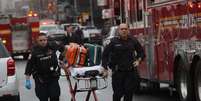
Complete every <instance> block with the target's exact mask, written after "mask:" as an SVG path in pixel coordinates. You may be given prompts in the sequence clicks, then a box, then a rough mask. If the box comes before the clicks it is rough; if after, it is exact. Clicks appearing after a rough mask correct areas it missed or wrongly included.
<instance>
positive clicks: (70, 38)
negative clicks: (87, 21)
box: [63, 25, 83, 45]
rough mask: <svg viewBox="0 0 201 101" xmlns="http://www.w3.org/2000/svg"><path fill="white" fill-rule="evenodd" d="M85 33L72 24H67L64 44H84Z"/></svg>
mask: <svg viewBox="0 0 201 101" xmlns="http://www.w3.org/2000/svg"><path fill="white" fill-rule="evenodd" d="M80 34H83V33H80V30H74V28H73V26H72V25H68V26H66V34H65V38H64V39H63V44H64V45H69V43H77V44H83V37H82V35H80Z"/></svg>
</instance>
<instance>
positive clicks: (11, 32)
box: [0, 15, 39, 59]
mask: <svg viewBox="0 0 201 101" xmlns="http://www.w3.org/2000/svg"><path fill="white" fill-rule="evenodd" d="M38 33H39V18H38V16H37V15H34V16H30V15H29V16H25V17H5V16H4V17H2V18H0V38H1V39H2V41H3V43H4V44H5V46H6V48H7V49H8V51H9V52H10V54H11V55H12V56H18V55H22V56H23V58H24V59H27V58H28V56H29V53H30V51H31V47H32V44H33V41H34V39H35V38H36V36H37V34H38Z"/></svg>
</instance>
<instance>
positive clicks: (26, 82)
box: [25, 79, 31, 90]
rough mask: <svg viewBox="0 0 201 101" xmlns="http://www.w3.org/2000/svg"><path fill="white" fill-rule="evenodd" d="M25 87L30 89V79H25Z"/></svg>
mask: <svg viewBox="0 0 201 101" xmlns="http://www.w3.org/2000/svg"><path fill="white" fill-rule="evenodd" d="M25 87H26V88H27V89H28V90H30V89H31V80H29V79H28V80H26V81H25Z"/></svg>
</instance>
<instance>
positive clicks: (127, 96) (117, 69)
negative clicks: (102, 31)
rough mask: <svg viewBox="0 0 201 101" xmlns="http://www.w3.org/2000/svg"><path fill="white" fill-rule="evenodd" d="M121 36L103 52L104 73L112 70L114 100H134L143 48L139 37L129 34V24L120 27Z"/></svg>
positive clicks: (113, 40) (106, 73)
mask: <svg viewBox="0 0 201 101" xmlns="http://www.w3.org/2000/svg"><path fill="white" fill-rule="evenodd" d="M118 34H119V37H117V38H113V39H112V40H111V42H110V43H109V44H108V45H107V46H106V47H105V49H104V51H103V54H102V67H103V75H104V76H107V75H108V68H107V67H109V68H110V69H111V70H112V88H113V101H120V100H121V98H122V97H124V101H132V97H133V93H134V90H135V87H136V85H137V82H138V76H137V70H136V67H137V66H138V65H139V63H140V61H141V60H142V59H143V58H144V52H143V48H142V46H141V45H140V43H139V42H138V40H137V39H135V38H134V37H131V36H130V35H129V28H128V25H127V24H125V23H122V24H120V25H119V29H118Z"/></svg>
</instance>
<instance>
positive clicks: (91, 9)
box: [90, 0, 94, 26]
mask: <svg viewBox="0 0 201 101" xmlns="http://www.w3.org/2000/svg"><path fill="white" fill-rule="evenodd" d="M90 11H91V26H94V16H93V0H90Z"/></svg>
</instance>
